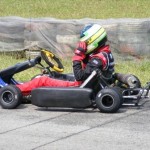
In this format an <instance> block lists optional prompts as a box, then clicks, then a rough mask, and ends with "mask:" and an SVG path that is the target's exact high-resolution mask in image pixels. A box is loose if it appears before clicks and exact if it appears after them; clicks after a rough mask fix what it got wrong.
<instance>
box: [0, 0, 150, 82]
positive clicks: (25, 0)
mask: <svg viewBox="0 0 150 150" xmlns="http://www.w3.org/2000/svg"><path fill="white" fill-rule="evenodd" d="M149 6H150V0H0V17H4V16H18V17H25V18H31V17H36V18H40V17H53V18H58V19H81V18H93V19H108V18H148V17H150V9H149ZM24 60H25V59H23V58H22V59H16V55H15V56H14V55H5V54H0V64H1V65H0V69H4V68H6V67H8V66H11V65H13V64H15V63H17V62H21V61H24ZM63 64H64V66H65V72H72V69H71V68H72V67H71V65H72V63H71V60H70V61H67V60H63ZM116 64H117V65H116V72H122V73H132V74H135V75H137V76H138V77H139V78H140V80H141V82H142V83H143V84H145V82H146V81H148V80H150V76H149V72H150V61H149V60H148V59H142V60H136V59H135V60H132V61H131V60H130V61H120V60H117V61H116ZM37 73H40V71H39V70H38V69H37V68H31V69H29V70H26V71H24V72H22V73H19V74H17V75H16V78H17V79H18V80H21V81H27V80H29V79H31V77H32V76H34V75H35V74H37Z"/></svg>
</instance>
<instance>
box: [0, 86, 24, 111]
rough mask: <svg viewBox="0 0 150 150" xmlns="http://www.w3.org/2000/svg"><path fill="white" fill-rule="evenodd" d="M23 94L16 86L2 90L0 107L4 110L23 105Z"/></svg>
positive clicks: (0, 90)
mask: <svg viewBox="0 0 150 150" xmlns="http://www.w3.org/2000/svg"><path fill="white" fill-rule="evenodd" d="M21 101H22V93H21V91H20V89H19V88H18V87H16V86H15V85H8V86H5V87H3V88H1V89H0V105H1V106H2V108H4V109H14V108H16V107H17V106H19V105H20V104H21Z"/></svg>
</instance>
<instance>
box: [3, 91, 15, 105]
mask: <svg viewBox="0 0 150 150" xmlns="http://www.w3.org/2000/svg"><path fill="white" fill-rule="evenodd" d="M13 98H14V96H13V93H12V92H10V91H5V92H4V93H3V94H2V100H3V101H4V102H5V103H8V104H10V103H11V102H12V101H13Z"/></svg>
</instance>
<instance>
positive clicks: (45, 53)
mask: <svg viewBox="0 0 150 150" xmlns="http://www.w3.org/2000/svg"><path fill="white" fill-rule="evenodd" d="M41 57H42V58H43V59H44V61H45V62H46V63H47V64H48V65H49V67H51V68H52V69H53V70H55V71H56V72H63V71H64V67H63V65H62V63H61V61H60V59H59V58H58V57H56V56H55V55H54V54H53V53H52V52H50V51H49V50H44V49H43V50H41ZM55 63H56V64H55Z"/></svg>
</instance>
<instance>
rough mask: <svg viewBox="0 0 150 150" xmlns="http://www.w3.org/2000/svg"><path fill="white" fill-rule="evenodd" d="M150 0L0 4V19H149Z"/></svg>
mask: <svg viewBox="0 0 150 150" xmlns="http://www.w3.org/2000/svg"><path fill="white" fill-rule="evenodd" d="M149 6H150V0H65V1H64V0H0V16H20V17H27V18H30V17H54V18H59V19H80V18H95V19H104V18H149V17H150V9H149Z"/></svg>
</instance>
